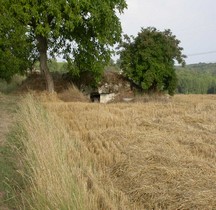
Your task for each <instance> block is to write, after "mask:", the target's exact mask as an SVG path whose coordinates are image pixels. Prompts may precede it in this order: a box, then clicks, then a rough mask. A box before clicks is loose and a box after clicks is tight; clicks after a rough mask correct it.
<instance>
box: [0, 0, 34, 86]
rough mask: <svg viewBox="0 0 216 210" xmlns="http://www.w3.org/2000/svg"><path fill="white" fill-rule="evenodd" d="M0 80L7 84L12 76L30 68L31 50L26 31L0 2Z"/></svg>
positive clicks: (0, 1)
mask: <svg viewBox="0 0 216 210" xmlns="http://www.w3.org/2000/svg"><path fill="white" fill-rule="evenodd" d="M0 3H1V8H0V78H1V79H5V80H6V81H7V82H9V81H10V80H11V78H12V76H13V75H14V74H17V73H24V72H25V71H26V70H27V68H29V67H31V56H30V52H31V50H32V46H31V44H30V43H29V42H28V41H29V40H27V39H28V38H27V36H26V33H27V30H26V28H25V27H23V26H22V25H20V23H19V22H18V21H17V20H16V18H14V17H11V16H10V14H9V12H8V11H7V9H6V8H5V7H4V4H3V2H2V0H0Z"/></svg>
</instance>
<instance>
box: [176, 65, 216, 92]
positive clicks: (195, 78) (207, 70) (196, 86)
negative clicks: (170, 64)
mask: <svg viewBox="0 0 216 210" xmlns="http://www.w3.org/2000/svg"><path fill="white" fill-rule="evenodd" d="M176 73H177V78H178V85H177V93H182V94H216V63H210V64H205V63H199V64H193V65H187V66H185V67H176Z"/></svg>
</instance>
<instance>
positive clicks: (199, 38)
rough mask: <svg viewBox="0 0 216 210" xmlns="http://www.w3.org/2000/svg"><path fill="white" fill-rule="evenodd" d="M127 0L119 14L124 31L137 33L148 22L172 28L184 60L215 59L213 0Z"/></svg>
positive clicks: (214, 6)
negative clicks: (178, 41)
mask: <svg viewBox="0 0 216 210" xmlns="http://www.w3.org/2000/svg"><path fill="white" fill-rule="evenodd" d="M126 1H127V3H128V9H127V10H125V11H124V14H123V15H121V16H120V19H121V22H122V28H123V32H124V33H125V34H128V35H137V33H138V32H140V30H141V27H144V28H145V27H149V26H152V27H156V28H157V29H158V30H162V31H163V30H164V29H171V31H172V33H173V34H174V35H176V37H177V39H179V40H180V41H181V47H183V48H184V52H183V53H184V54H185V55H187V56H188V58H187V59H186V62H187V64H191V63H199V62H206V63H209V62H216V0H126ZM198 54H200V55H198Z"/></svg>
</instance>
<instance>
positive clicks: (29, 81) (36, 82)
mask: <svg viewBox="0 0 216 210" xmlns="http://www.w3.org/2000/svg"><path fill="white" fill-rule="evenodd" d="M52 76H53V80H54V86H55V91H56V92H57V93H60V92H62V91H63V90H65V89H67V88H68V86H69V85H70V82H68V81H66V80H64V79H63V78H62V75H61V74H60V73H56V72H55V73H52ZM29 90H33V91H36V92H42V91H45V90H46V81H45V78H44V77H43V75H41V74H39V73H32V74H30V75H28V77H27V78H26V80H24V81H23V82H22V84H21V85H20V87H19V88H18V92H27V91H29Z"/></svg>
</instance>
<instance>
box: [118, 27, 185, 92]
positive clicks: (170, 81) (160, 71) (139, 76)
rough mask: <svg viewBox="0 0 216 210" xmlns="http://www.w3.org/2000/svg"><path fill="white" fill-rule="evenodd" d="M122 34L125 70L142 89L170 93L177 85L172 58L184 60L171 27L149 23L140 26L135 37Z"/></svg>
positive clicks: (182, 61) (121, 48)
mask: <svg viewBox="0 0 216 210" xmlns="http://www.w3.org/2000/svg"><path fill="white" fill-rule="evenodd" d="M124 38H125V39H124V41H123V42H122V43H121V44H120V46H119V49H120V51H119V53H120V61H121V68H122V70H123V72H124V74H125V75H126V76H127V77H128V78H130V79H132V80H133V81H134V82H135V83H136V84H137V85H139V86H140V87H141V88H142V89H143V90H145V91H148V92H160V91H168V93H169V94H170V95H173V94H174V91H175V89H176V86H177V77H176V73H175V68H174V64H175V61H177V62H178V63H179V64H182V65H184V64H185V61H184V58H185V56H184V55H183V54H182V50H183V48H181V47H179V44H180V41H179V40H178V39H176V36H174V35H172V33H171V31H170V30H165V31H163V32H160V31H158V30H157V29H156V28H152V27H149V28H142V29H141V32H140V33H138V36H137V37H128V36H127V35H125V36H124Z"/></svg>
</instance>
